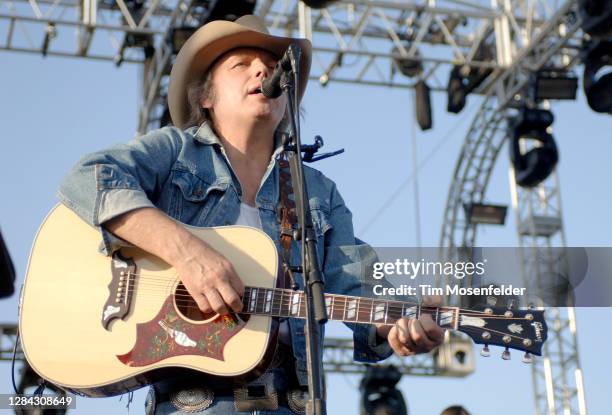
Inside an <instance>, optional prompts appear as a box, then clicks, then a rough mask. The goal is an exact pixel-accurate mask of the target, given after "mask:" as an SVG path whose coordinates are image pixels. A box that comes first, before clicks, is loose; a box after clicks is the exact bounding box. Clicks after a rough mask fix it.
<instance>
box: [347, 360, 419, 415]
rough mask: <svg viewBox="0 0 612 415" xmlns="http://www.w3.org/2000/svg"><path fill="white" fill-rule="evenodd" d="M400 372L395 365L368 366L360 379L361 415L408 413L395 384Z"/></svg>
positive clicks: (401, 414)
mask: <svg viewBox="0 0 612 415" xmlns="http://www.w3.org/2000/svg"><path fill="white" fill-rule="evenodd" d="M401 378H402V374H401V373H400V372H399V370H397V368H396V367H395V366H391V365H390V366H368V369H367V371H366V374H365V375H364V377H363V379H362V380H361V384H360V385H359V390H360V391H361V411H360V413H361V415H408V407H407V406H406V401H404V397H403V396H402V393H401V392H400V391H399V390H397V389H396V385H397V383H398V382H399V380H400V379H401Z"/></svg>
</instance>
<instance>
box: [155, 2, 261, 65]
mask: <svg viewBox="0 0 612 415" xmlns="http://www.w3.org/2000/svg"><path fill="white" fill-rule="evenodd" d="M206 3H210V4H206ZM255 4H256V0H232V1H214V2H203V1H200V0H197V1H195V2H194V5H193V9H192V10H191V17H192V19H191V21H192V23H193V24H192V25H188V26H179V27H175V28H173V29H172V30H171V31H170V34H169V36H168V39H167V40H166V41H167V42H168V43H169V44H170V45H171V46H172V53H173V54H175V55H176V54H177V53H178V52H179V50H181V47H183V45H184V44H185V42H186V41H187V39H189V37H190V36H191V35H192V34H193V33H194V32H195V31H196V30H197V29H198V28H199V27H200V26H202V25H204V24H206V23H208V22H212V21H213V20H228V21H231V22H233V21H234V20H236V19H238V18H239V17H240V16H244V15H245V14H253V11H254V10H255Z"/></svg>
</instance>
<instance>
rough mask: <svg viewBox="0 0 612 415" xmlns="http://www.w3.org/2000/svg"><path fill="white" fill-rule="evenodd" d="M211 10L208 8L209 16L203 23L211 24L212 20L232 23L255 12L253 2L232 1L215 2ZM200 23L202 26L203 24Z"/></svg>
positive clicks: (253, 0)
mask: <svg viewBox="0 0 612 415" xmlns="http://www.w3.org/2000/svg"><path fill="white" fill-rule="evenodd" d="M211 3H213V6H212V9H211V8H210V6H209V14H208V16H207V18H206V21H205V22H204V23H208V22H212V21H213V20H229V21H234V20H236V19H237V18H239V17H240V16H244V15H245V14H253V11H254V10H255V3H256V1H255V0H232V1H227V0H226V1H215V2H211ZM204 23H202V24H204Z"/></svg>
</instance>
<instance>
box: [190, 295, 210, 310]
mask: <svg viewBox="0 0 612 415" xmlns="http://www.w3.org/2000/svg"><path fill="white" fill-rule="evenodd" d="M192 297H193V300H194V301H195V302H196V304H197V305H198V308H199V309H200V311H202V313H204V314H208V313H212V311H213V309H212V307H211V306H210V303H209V302H208V300H207V299H206V297H205V296H204V295H202V294H199V295H195V296H192Z"/></svg>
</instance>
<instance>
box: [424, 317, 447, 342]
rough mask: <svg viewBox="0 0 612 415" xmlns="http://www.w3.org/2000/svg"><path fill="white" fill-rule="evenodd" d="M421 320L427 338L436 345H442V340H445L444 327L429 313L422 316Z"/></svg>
mask: <svg viewBox="0 0 612 415" xmlns="http://www.w3.org/2000/svg"><path fill="white" fill-rule="evenodd" d="M419 322H420V323H421V326H422V327H423V330H424V331H425V335H426V336H427V338H428V339H429V340H431V341H432V342H433V343H435V344H436V345H440V344H441V343H442V340H444V329H442V327H440V326H438V325H437V324H436V322H435V321H433V319H432V318H431V316H430V315H429V314H426V315H424V316H421V318H419Z"/></svg>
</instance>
